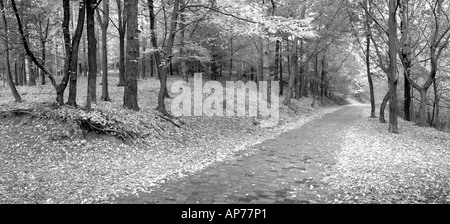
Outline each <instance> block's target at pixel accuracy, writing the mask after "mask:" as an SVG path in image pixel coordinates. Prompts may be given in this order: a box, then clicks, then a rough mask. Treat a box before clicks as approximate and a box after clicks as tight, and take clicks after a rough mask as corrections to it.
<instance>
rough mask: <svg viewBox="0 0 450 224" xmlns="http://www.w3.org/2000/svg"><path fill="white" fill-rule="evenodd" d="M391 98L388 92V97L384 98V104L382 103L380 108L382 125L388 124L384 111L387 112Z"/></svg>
mask: <svg viewBox="0 0 450 224" xmlns="http://www.w3.org/2000/svg"><path fill="white" fill-rule="evenodd" d="M389 97H390V94H389V92H388V93H386V96H384V98H383V102H381V106H380V122H381V123H386V119H385V118H384V111H385V110H386V105H387V103H388V102H389Z"/></svg>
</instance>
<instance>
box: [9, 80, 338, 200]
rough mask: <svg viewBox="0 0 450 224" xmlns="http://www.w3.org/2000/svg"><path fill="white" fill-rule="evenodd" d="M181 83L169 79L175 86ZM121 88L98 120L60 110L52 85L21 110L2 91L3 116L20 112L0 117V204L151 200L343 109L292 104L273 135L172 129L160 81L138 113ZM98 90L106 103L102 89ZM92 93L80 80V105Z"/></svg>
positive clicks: (31, 94)
mask: <svg viewBox="0 0 450 224" xmlns="http://www.w3.org/2000/svg"><path fill="white" fill-rule="evenodd" d="M176 80H177V79H170V80H169V86H170V84H172V83H173V82H174V81H176ZM117 82H118V80H117V79H116V78H111V79H110V82H109V84H110V97H111V99H112V100H113V101H112V102H102V101H99V102H98V103H97V104H96V105H93V111H92V112H91V113H87V112H86V111H83V110H81V109H79V108H70V107H57V106H55V105H53V104H52V103H51V102H52V101H53V99H55V95H54V90H53V87H52V86H51V85H49V84H47V85H45V86H40V85H39V86H35V87H27V86H24V87H18V90H19V92H20V93H21V95H22V97H23V99H24V101H25V102H23V103H20V104H17V103H14V102H13V101H14V99H13V98H12V97H11V94H10V92H9V89H8V88H7V87H4V88H1V90H0V95H1V97H0V113H1V112H5V111H18V112H14V113H13V115H14V116H10V115H9V114H7V113H2V114H0V115H1V116H0V119H1V122H0V144H1V147H0V203H99V202H105V201H108V200H111V199H113V198H116V197H118V196H121V195H128V194H135V193H137V192H149V191H151V190H152V189H153V188H154V187H156V186H158V185H160V184H163V183H165V182H167V181H169V180H173V179H178V178H183V177H186V176H189V175H191V174H193V173H196V172H198V171H200V170H203V169H205V168H206V167H208V166H211V165H213V164H216V163H221V162H224V161H231V160H234V159H236V158H238V157H239V156H241V155H237V154H236V153H237V152H239V151H242V150H245V149H247V148H249V147H251V146H253V145H255V144H258V143H261V142H263V141H264V140H267V139H273V138H275V137H276V136H278V135H279V134H280V133H282V132H285V131H288V130H292V129H295V128H298V127H300V126H301V125H302V124H305V123H307V122H308V121H311V120H314V119H316V118H318V117H320V116H322V115H323V114H326V113H329V112H331V111H334V110H336V109H337V108H336V107H335V106H336V105H335V104H334V103H333V102H331V101H328V100H327V101H326V102H325V105H328V106H325V107H323V106H322V105H320V106H319V105H318V104H316V106H315V107H314V108H312V107H311V102H312V100H311V99H307V98H306V99H301V100H300V101H297V100H294V101H293V107H292V108H293V109H295V112H294V111H293V110H292V109H291V108H287V107H285V106H282V105H280V123H279V124H278V125H277V126H276V127H272V128H264V127H262V126H261V122H263V119H257V118H254V117H183V118H180V119H175V120H174V123H173V122H169V121H167V120H165V119H163V118H161V117H160V114H159V113H158V112H156V111H155V109H154V108H156V103H157V102H156V98H157V94H158V89H159V82H158V80H156V79H149V80H147V81H140V82H139V105H140V108H141V110H140V111H139V112H134V111H128V110H124V109H123V108H122V98H123V88H120V87H117V86H116V85H117ZM97 90H98V92H97V94H98V96H100V95H101V86H98V88H97ZM169 90H170V89H169ZM85 92H86V79H85V78H81V79H80V80H79V85H78V103H79V104H80V105H84V102H85V100H84V99H86V94H85ZM66 95H67V94H66ZM66 99H67V96H66ZM168 101H169V102H168V105H170V100H168ZM168 108H169V109H170V107H168ZM36 114H39V116H37V115H36ZM19 115H20V116H19ZM79 119H90V120H91V121H93V122H96V123H97V124H105V125H106V126H114V127H117V126H119V128H120V130H122V129H124V130H127V131H130V132H133V133H139V136H144V137H142V138H135V139H131V140H128V141H127V142H126V143H124V142H122V141H121V140H119V139H117V138H115V137H113V136H105V135H100V134H92V133H86V131H83V130H80V124H79V123H77V122H74V121H76V120H79Z"/></svg>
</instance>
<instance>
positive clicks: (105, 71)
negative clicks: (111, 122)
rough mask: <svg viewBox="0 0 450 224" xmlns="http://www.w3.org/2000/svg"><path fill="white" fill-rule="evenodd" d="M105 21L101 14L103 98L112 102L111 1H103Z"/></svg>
mask: <svg viewBox="0 0 450 224" xmlns="http://www.w3.org/2000/svg"><path fill="white" fill-rule="evenodd" d="M102 14H103V19H102V18H101V16H100V15H99V14H97V15H99V16H98V17H99V21H101V28H102V70H103V72H102V97H101V100H103V101H111V99H110V98H109V91H108V39H107V37H108V26H109V0H103V11H102Z"/></svg>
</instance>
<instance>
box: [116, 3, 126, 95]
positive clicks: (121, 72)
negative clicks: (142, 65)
mask: <svg viewBox="0 0 450 224" xmlns="http://www.w3.org/2000/svg"><path fill="white" fill-rule="evenodd" d="M124 1H125V0H124ZM117 7H118V9H117V11H118V13H117V15H118V20H119V84H118V86H125V32H126V18H124V17H126V15H124V11H123V7H122V1H120V0H117Z"/></svg>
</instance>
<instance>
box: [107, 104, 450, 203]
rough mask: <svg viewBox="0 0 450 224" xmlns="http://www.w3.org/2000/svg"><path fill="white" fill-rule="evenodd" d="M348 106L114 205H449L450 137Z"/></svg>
mask: <svg viewBox="0 0 450 224" xmlns="http://www.w3.org/2000/svg"><path fill="white" fill-rule="evenodd" d="M369 109H370V106H367V105H354V106H347V107H344V108H342V109H340V110H338V111H335V112H332V113H329V114H326V115H324V116H323V117H321V118H318V119H315V120H312V121H310V122H308V123H306V124H304V125H302V126H301V128H297V129H294V130H291V131H288V132H285V133H282V134H281V135H279V136H278V137H276V138H274V139H270V140H267V141H265V142H263V143H261V144H258V145H255V146H253V147H251V148H248V149H247V150H243V151H240V152H239V154H240V155H241V156H240V157H239V158H237V159H235V160H230V161H225V162H223V163H217V164H215V165H213V166H211V167H208V168H206V169H204V170H203V171H200V172H197V173H195V174H192V175H189V176H188V177H186V178H181V179H176V180H171V181H168V182H167V183H164V184H162V185H160V186H159V187H155V188H154V189H153V191H151V192H147V193H144V192H142V193H140V194H139V195H136V196H123V197H119V198H117V199H115V200H113V201H112V202H113V203H126V204H131V203H139V204H141V203H152V204H153V203H156V204H159V203H163V204H172V203H176V204H183V203H186V204H210V203H213V204H241V203H242V204H248V203H257V204H268V203H269V204H273V203H275V204H294V203H295V204H297V203H300V204H309V203H327V204H330V203H345V204H348V203H358V204H359V203H395V204H399V203H450V186H449V181H448V180H449V178H450V164H449V162H448V161H450V148H449V147H448V146H449V145H450V134H448V133H443V132H438V131H436V130H434V129H430V128H420V127H416V126H413V125H411V124H410V123H406V122H404V121H400V132H401V133H400V134H399V135H393V134H389V133H387V130H386V129H387V125H385V124H380V123H379V122H378V121H377V120H376V119H370V118H368V117H367V115H368V114H370V113H369V112H370V111H369Z"/></svg>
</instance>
